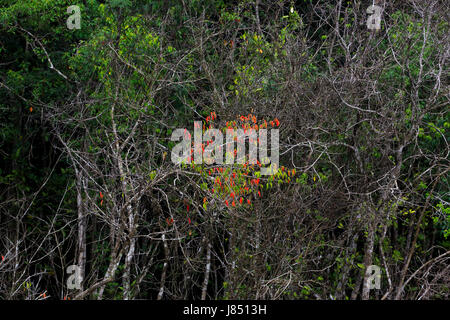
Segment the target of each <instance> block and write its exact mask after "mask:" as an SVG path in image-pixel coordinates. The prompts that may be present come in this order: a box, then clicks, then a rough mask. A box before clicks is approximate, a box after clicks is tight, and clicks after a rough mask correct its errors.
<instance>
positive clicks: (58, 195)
mask: <svg viewBox="0 0 450 320" xmlns="http://www.w3.org/2000/svg"><path fill="white" fill-rule="evenodd" d="M376 2H377V4H378V5H380V6H381V7H383V16H382V28H381V30H379V31H371V30H368V29H367V26H366V21H367V13H366V9H367V7H368V6H369V5H371V4H372V3H373V1H358V0H352V1H343V0H337V1H324V0H318V1H309V0H308V1H307V0H304V1H301V0H298V1H284V0H280V1H275V0H270V1H260V0H252V1H250V0H245V1H213V0H206V1H198V0H181V1H163V0H161V1H158V0H154V1H143V0H137V1H129V0H110V1H95V0H86V1H80V2H79V3H73V2H72V1H63V0H54V1H44V0H39V1H36V0H33V1H31V0H26V1H25V0H2V1H0V54H1V61H0V119H1V121H0V126H1V131H0V146H1V147H0V254H1V255H2V259H1V261H0V298H2V299H44V298H45V299H47V298H55V299H63V298H69V297H70V298H71V299H448V297H449V294H450V291H449V285H450V270H449V268H450V264H449V259H450V239H449V236H450V207H449V180H448V177H449V175H448V171H449V157H448V155H449V151H450V149H449V143H448V141H449V128H450V118H449V114H448V105H449V101H448V98H449V86H448V77H449V74H448V56H449V39H448V37H449V28H448V23H449V20H448V15H449V7H448V3H447V2H446V1H437V0H433V1H425V0H423V1H422V0H409V1H376ZM74 4H75V5H79V6H80V8H81V29H79V30H77V29H74V30H69V29H68V28H67V26H66V19H67V18H68V16H69V15H68V14H67V13H66V10H67V7H68V6H70V5H74ZM211 112H215V113H216V114H217V120H216V122H217V124H218V125H219V126H221V127H224V126H226V123H227V122H228V121H232V120H235V119H236V118H237V117H239V116H240V115H247V114H253V115H255V116H257V117H258V119H267V120H268V121H269V120H271V119H279V122H280V126H279V129H280V165H281V166H283V167H286V168H287V169H286V170H287V172H288V174H287V173H286V172H283V173H282V174H281V173H280V178H278V176H277V178H276V179H275V180H273V181H269V180H268V178H267V177H262V178H261V186H262V187H261V191H262V195H258V193H257V192H254V193H252V194H250V195H249V197H248V200H249V204H250V205H248V206H236V207H231V206H227V205H225V204H224V202H223V201H221V200H223V199H220V198H219V197H218V196H217V192H216V193H214V192H212V190H211V189H210V188H206V187H205V185H207V183H209V182H210V181H211V177H209V176H208V172H207V171H208V170H210V169H206V170H204V171H202V170H203V169H202V168H197V169H193V168H191V167H186V166H176V165H174V164H173V163H171V161H170V152H171V148H172V147H173V145H174V143H173V142H172V141H170V137H171V133H172V132H173V130H174V129H176V128H190V129H192V128H193V122H194V120H199V121H205V119H206V118H207V117H208V116H209V115H210V114H211ZM228 170H229V171H228V172H229V173H230V174H231V173H232V172H234V173H236V172H237V171H233V170H234V168H233V167H230V168H228ZM236 170H237V169H236ZM292 170H295V171H292ZM286 180H287V181H288V182H286ZM69 265H78V266H79V267H80V268H81V275H82V278H83V282H82V287H81V288H80V289H79V290H69V289H68V288H67V285H66V281H67V278H68V275H67V273H66V269H67V267H68V266H69ZM369 265H378V266H380V267H381V269H382V278H381V289H379V290H375V289H374V290H368V288H367V286H364V283H366V280H367V277H368V275H367V274H366V273H365V270H366V269H367V267H368V266H369ZM44 293H45V296H44Z"/></svg>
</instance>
